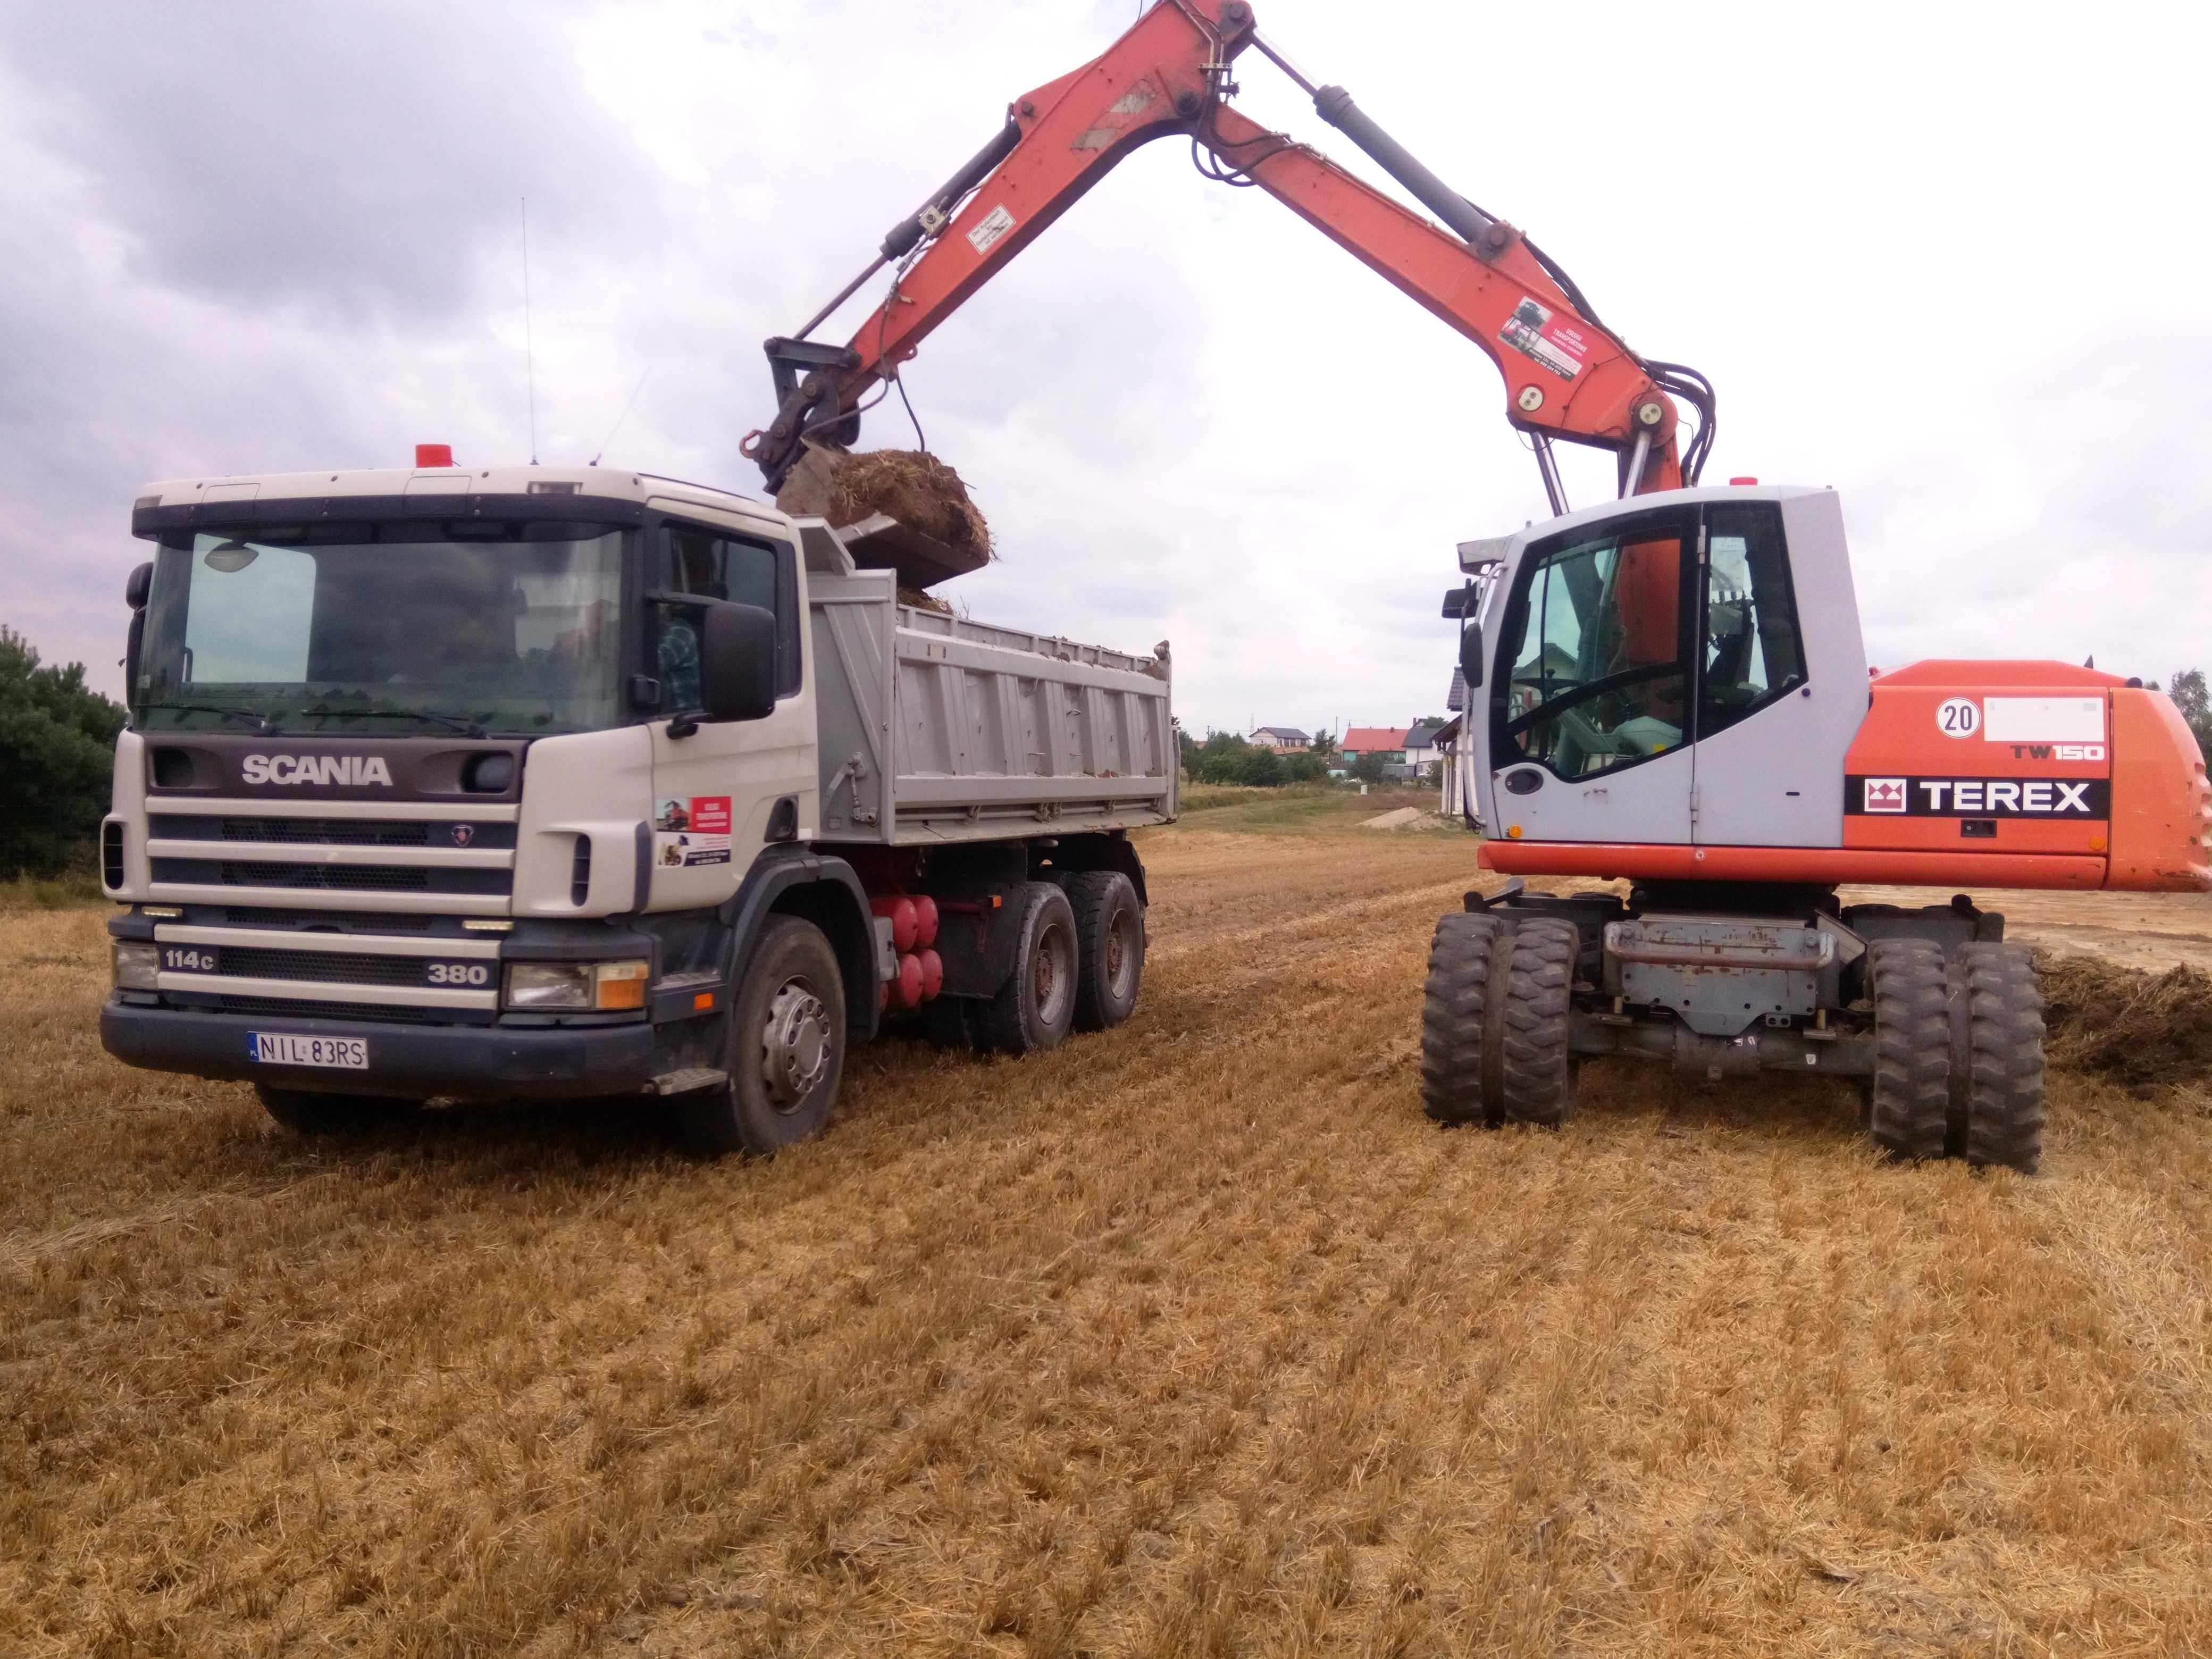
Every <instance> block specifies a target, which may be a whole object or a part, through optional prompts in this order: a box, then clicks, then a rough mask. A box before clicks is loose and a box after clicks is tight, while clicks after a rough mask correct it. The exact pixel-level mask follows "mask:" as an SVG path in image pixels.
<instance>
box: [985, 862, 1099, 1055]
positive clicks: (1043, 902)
mask: <svg viewBox="0 0 2212 1659" xmlns="http://www.w3.org/2000/svg"><path fill="white" fill-rule="evenodd" d="M1007 897H1008V898H1009V899H1011V900H1012V904H1013V908H1014V911H1015V915H1014V917H1013V919H1012V920H1013V925H1014V927H1016V929H1017V937H1018V941H1019V942H1018V944H1017V945H1016V947H1015V950H1014V971H1013V972H1012V974H1010V975H1007V977H1006V983H1005V984H1004V985H1002V986H1000V987H999V992H998V994H997V995H995V996H994V997H993V998H991V999H990V1000H989V1001H987V1002H985V1003H982V1004H981V1005H979V1006H978V1007H977V1008H976V1011H975V1029H976V1030H977V1032H978V1033H979V1034H980V1035H981V1037H982V1040H983V1043H984V1046H985V1047H987V1048H995V1049H997V1050H998V1051H999V1052H1000V1053H1001V1054H1035V1053H1036V1052H1037V1051H1038V1050H1039V1049H1042V1048H1058V1047H1059V1046H1060V1043H1061V1042H1064V1041H1065V1040H1066V1036H1067V1033H1068V1030H1069V1029H1070V1028H1071V1027H1072V1026H1073V1024H1074V1023H1075V994H1076V986H1077V982H1078V980H1079V971H1078V969H1077V966H1076V963H1077V960H1078V957H1077V951H1076V933H1075V911H1074V909H1073V907H1072V906H1070V905H1069V903H1068V902H1067V895H1066V893H1063V892H1062V891H1060V889H1059V888H1058V887H1057V886H1056V885H1054V884H1053V883H1051V882H1048V881H1026V882H1023V883H1021V884H1019V885H1018V886H1016V887H1015V888H1014V889H1013V890H1012V892H1010V893H1009V894H1008V895H1007Z"/></svg>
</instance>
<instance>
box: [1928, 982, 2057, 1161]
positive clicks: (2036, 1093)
mask: <svg viewBox="0 0 2212 1659" xmlns="http://www.w3.org/2000/svg"><path fill="white" fill-rule="evenodd" d="M1951 975H1952V977H1953V980H1954V986H1955V989H1956V990H1957V991H1958V992H1959V993H1960V994H1963V996H1964V998H1965V1000H1966V1008H1965V1011H1964V1018H1963V1019H1961V1018H1958V1017H1956V1016H1954V1018H1953V1020H1952V1024H1951V1030H1952V1032H1953V1034H1954V1042H1955V1041H1956V1038H1957V1036H1959V1035H1960V1034H1961V1033H1962V1032H1963V1035H1964V1036H1965V1038H1966V1041H1965V1043H1964V1045H1963V1047H1964V1050H1965V1052H1963V1053H1960V1052H1959V1051H1958V1049H1957V1048H1954V1050H1953V1053H1952V1055H1951V1085H1952V1089H1953V1091H1954V1094H1955V1095H1960V1096H1963V1100H1962V1101H1961V1102H1960V1104H1961V1105H1963V1107H1964V1110H1963V1112H1960V1111H1956V1110H1954V1113H1953V1119H1954V1122H1953V1127H1954V1131H1956V1130H1959V1129H1963V1131H1964V1133H1962V1134H1958V1133H1954V1139H1953V1140H1952V1144H1951V1147H1950V1150H1951V1153H1952V1156H1954V1157H1963V1158H1965V1159H1966V1161H1967V1162H1968V1163H1969V1164H1975V1165H1977V1166H1985V1165H1988V1164H2002V1165H2003V1166H2004V1167H2005V1168H2007V1169H2009V1170H2019V1171H2020V1172H2021V1174H2022V1175H2033V1174H2034V1173H2035V1169H2036V1165H2037V1164H2038V1163H2039V1162H2040V1161H2041V1159H2042V1157H2043V1121H2044V1118H2043V1067H2044V1060H2043V991H2042V987H2040V986H2039V985H2038V984H2037V982H2036V977H2035V962H2034V959H2033V957H2030V956H2029V955H2028V953H2027V951H2025V950H2023V949H2022V948H2021V946H2019V945H1984V944H1975V945H1960V946H1959V947H1958V949H1957V950H1956V951H1954V952H1953V953H1952V957H1951ZM1962 1116H1963V1118H1964V1120H1965V1121H1964V1123H1963V1124H1960V1123H1959V1122H1958V1121H1957V1120H1958V1119H1959V1118H1960V1117H1962Z"/></svg>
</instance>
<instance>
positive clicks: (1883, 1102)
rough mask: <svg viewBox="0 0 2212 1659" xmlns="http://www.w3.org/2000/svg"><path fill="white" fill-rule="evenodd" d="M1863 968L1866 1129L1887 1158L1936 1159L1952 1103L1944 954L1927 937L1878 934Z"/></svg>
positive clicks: (1940, 1152) (1941, 1149)
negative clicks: (1869, 1013) (1869, 1020)
mask: <svg viewBox="0 0 2212 1659" xmlns="http://www.w3.org/2000/svg"><path fill="white" fill-rule="evenodd" d="M1867 970H1868V973H1869V976H1870V978H1871V979H1872V981H1873V992H1874V1042H1875V1062H1874V1080H1873V1082H1872V1084H1871V1085H1869V1091H1868V1095H1867V1110H1866V1132H1867V1134H1868V1135H1869V1137H1870V1138H1871V1139H1873V1141H1874V1143H1875V1146H1880V1147H1881V1149H1882V1150H1883V1151H1884V1152H1888V1153H1889V1154H1890V1155H1891V1156H1892V1157H1893V1158H1941V1157H1942V1156H1943V1146H1944V1141H1945V1139H1946V1136H1947V1133H1948V1123H1949V1116H1950V1103H1951V1023H1950V1013H1949V1000H1950V999H1949V991H1948V987H1947V985H1946V984H1945V982H1944V971H1943V952H1942V950H1941V949H1940V948H1939V947H1937V946H1936V945H1934V944H1932V943H1930V942H1929V941H1928V940H1926V939H1877V940H1876V941H1875V943H1874V945H1872V946H1871V947H1869V950H1868V951H1867Z"/></svg>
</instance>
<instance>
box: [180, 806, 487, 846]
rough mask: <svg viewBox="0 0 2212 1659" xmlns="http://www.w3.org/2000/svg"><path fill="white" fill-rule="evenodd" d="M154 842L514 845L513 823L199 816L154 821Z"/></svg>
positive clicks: (403, 819)
mask: <svg viewBox="0 0 2212 1659" xmlns="http://www.w3.org/2000/svg"><path fill="white" fill-rule="evenodd" d="M147 832H148V834H149V835H150V836H152V837H153V839H155V841H214V842H246V843H248V844H251V843H252V842H281V843H283V844H285V845H288V846H295V847H313V846H323V847H497V848H511V847H513V845H514V825H513V823H474V822H470V823H453V822H452V821H450V820H447V819H442V818H435V817H434V818H279V817H258V816H254V815H251V814H241V815H239V816H236V817H213V816H211V815H209V814H206V813H199V812H162V813H157V814H156V815H155V817H153V819H152V820H151V822H150V823H149V825H148V831H147Z"/></svg>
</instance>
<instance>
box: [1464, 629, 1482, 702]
mask: <svg viewBox="0 0 2212 1659" xmlns="http://www.w3.org/2000/svg"><path fill="white" fill-rule="evenodd" d="M1459 671H1460V673H1461V674H1462V676H1463V677H1464V678H1465V679H1466V680H1467V684H1468V689H1469V690H1473V689H1474V687H1476V686H1478V685H1480V684H1482V630H1481V629H1480V628H1462V629H1460V631H1459ZM1468 706H1469V707H1470V708H1472V707H1473V705H1472V704H1469V705H1468Z"/></svg>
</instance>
